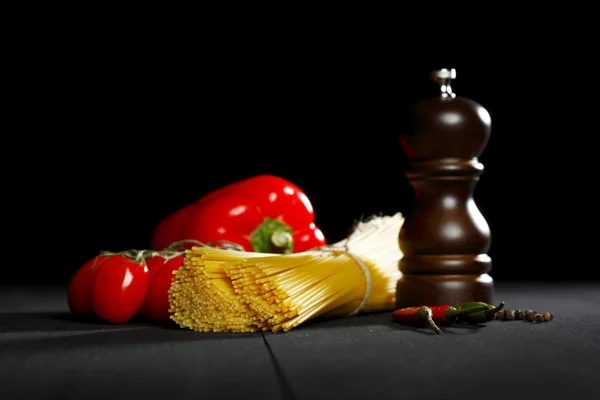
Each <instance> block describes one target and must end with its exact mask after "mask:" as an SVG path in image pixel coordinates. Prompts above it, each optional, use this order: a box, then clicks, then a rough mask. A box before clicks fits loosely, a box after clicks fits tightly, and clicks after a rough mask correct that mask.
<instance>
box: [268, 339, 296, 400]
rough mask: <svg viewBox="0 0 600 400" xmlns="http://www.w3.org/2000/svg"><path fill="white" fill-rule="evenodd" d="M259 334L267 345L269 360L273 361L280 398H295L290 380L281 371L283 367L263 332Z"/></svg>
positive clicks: (292, 399) (290, 399)
mask: <svg viewBox="0 0 600 400" xmlns="http://www.w3.org/2000/svg"><path fill="white" fill-rule="evenodd" d="M261 335H262V338H263V342H264V343H265V346H267V351H268V352H269V357H270V358H271V361H272V363H273V368H274V369H275V375H276V376H277V382H278V383H279V387H280V388H281V396H282V397H281V398H282V399H289V400H297V397H296V395H295V394H294V392H293V390H292V386H291V385H290V382H289V381H288V379H287V377H286V376H285V374H284V372H283V369H282V368H281V364H279V361H277V357H276V356H275V353H274V352H273V349H272V348H271V345H269V341H268V340H267V337H266V336H265V333H264V332H261Z"/></svg>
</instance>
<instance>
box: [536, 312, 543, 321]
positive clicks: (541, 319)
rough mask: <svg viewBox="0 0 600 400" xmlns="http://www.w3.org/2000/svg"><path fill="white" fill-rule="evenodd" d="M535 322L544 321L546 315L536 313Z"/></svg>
mask: <svg viewBox="0 0 600 400" xmlns="http://www.w3.org/2000/svg"><path fill="white" fill-rule="evenodd" d="M535 322H537V323H540V322H544V317H543V315H542V314H538V313H536V314H535Z"/></svg>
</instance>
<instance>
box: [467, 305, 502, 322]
mask: <svg viewBox="0 0 600 400" xmlns="http://www.w3.org/2000/svg"><path fill="white" fill-rule="evenodd" d="M479 307H486V308H485V310H483V311H478V312H474V313H470V314H463V315H461V316H460V317H459V321H461V322H467V323H469V324H483V323H486V322H489V321H493V320H494V318H496V313H497V312H498V311H500V310H502V308H503V307H504V302H501V303H500V304H499V305H497V306H494V305H490V304H486V303H483V302H480V301H474V302H470V303H463V304H459V305H457V306H456V308H457V309H458V310H468V309H471V308H479Z"/></svg>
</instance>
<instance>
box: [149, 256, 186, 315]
mask: <svg viewBox="0 0 600 400" xmlns="http://www.w3.org/2000/svg"><path fill="white" fill-rule="evenodd" d="M161 258H162V257H161ZM183 261H184V257H183V256H177V257H174V258H172V259H170V260H169V261H167V262H166V264H164V266H162V267H161V268H160V270H159V271H158V272H157V273H156V275H154V277H153V278H152V280H151V281H150V286H149V288H148V294H147V295H146V301H145V303H144V308H145V313H146V316H147V318H149V319H151V320H152V321H154V322H160V323H167V322H171V319H170V318H169V317H170V314H169V289H170V288H171V283H172V281H173V273H174V272H175V271H177V270H178V269H179V267H181V266H182V265H183Z"/></svg>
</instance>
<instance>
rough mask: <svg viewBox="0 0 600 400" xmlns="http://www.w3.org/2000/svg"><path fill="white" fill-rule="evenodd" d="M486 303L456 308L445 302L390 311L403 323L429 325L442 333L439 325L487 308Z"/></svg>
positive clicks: (436, 331) (448, 323)
mask: <svg viewBox="0 0 600 400" xmlns="http://www.w3.org/2000/svg"><path fill="white" fill-rule="evenodd" d="M488 307H489V306H488V305H487V304H486V305H482V306H477V307H472V308H468V309H458V308H456V307H454V306H450V305H447V304H443V305H437V306H417V307H405V308H400V309H398V310H395V311H393V312H392V317H393V318H394V319H395V320H396V321H398V322H402V323H405V324H412V325H429V326H430V327H431V329H433V330H434V332H435V333H438V334H439V333H442V331H441V330H440V328H439V327H438V326H437V324H439V325H451V324H453V323H454V322H456V321H457V319H458V317H460V316H463V315H466V314H471V313H475V312H479V311H483V310H486V309H488Z"/></svg>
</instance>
